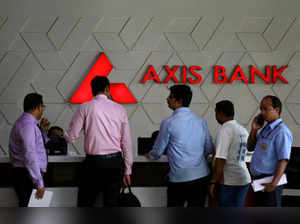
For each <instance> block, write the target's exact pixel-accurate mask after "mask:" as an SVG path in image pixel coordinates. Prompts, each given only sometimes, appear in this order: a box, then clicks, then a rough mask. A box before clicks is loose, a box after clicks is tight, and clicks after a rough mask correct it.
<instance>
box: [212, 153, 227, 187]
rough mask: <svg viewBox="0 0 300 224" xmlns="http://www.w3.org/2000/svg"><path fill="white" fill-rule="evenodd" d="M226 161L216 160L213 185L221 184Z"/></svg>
mask: <svg viewBox="0 0 300 224" xmlns="http://www.w3.org/2000/svg"><path fill="white" fill-rule="evenodd" d="M225 163H226V160H225V159H221V158H216V161H215V166H214V170H213V175H212V178H211V183H219V182H221V180H222V178H223V172H224V166H225Z"/></svg>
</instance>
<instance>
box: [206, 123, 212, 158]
mask: <svg viewBox="0 0 300 224" xmlns="http://www.w3.org/2000/svg"><path fill="white" fill-rule="evenodd" d="M204 130H205V143H204V152H205V154H206V155H207V154H211V153H213V149H214V143H213V140H212V137H211V135H210V132H209V129H208V126H207V123H206V121H204Z"/></svg>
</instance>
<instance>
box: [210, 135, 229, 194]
mask: <svg viewBox="0 0 300 224" xmlns="http://www.w3.org/2000/svg"><path fill="white" fill-rule="evenodd" d="M228 131H230V130H227V131H226V130H225V129H221V130H220V131H219V133H218V135H217V137H216V156H215V158H216V160H215V166H214V169H213V174H212V179H211V184H210V188H209V194H210V196H211V197H212V198H214V197H215V184H217V183H221V182H222V180H223V173H224V166H225V163H226V159H227V156H228V151H229V148H230V144H231V141H232V134H231V133H229V132H228Z"/></svg>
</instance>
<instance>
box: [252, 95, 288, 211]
mask: <svg viewBox="0 0 300 224" xmlns="http://www.w3.org/2000/svg"><path fill="white" fill-rule="evenodd" d="M281 108H282V104H281V102H280V99H279V98H278V97H276V96H265V97H264V98H263V99H262V101H261V104H260V110H261V115H259V116H261V117H262V118H263V120H264V121H266V122H267V124H266V125H265V127H264V128H263V129H262V130H261V131H260V132H259V133H258V130H259V129H261V128H262V127H263V122H262V123H260V122H259V116H257V117H255V118H254V119H253V121H252V128H251V132H250V135H249V138H248V150H249V151H253V150H254V153H253V156H252V159H251V166H250V171H251V174H252V175H253V177H254V179H258V178H262V177H266V176H274V178H273V180H272V182H271V183H268V184H265V188H264V190H263V191H258V192H255V193H254V196H255V202H256V206H260V207H263V206H272V207H280V206H281V194H282V190H283V187H284V186H283V185H280V186H277V184H278V182H279V181H280V178H281V177H282V175H283V174H284V172H285V169H286V166H287V163H288V160H289V158H290V154H291V146H292V143H293V136H292V133H291V131H290V130H289V129H288V127H287V126H286V125H285V124H284V123H283V122H282V119H281V118H280V114H281Z"/></svg>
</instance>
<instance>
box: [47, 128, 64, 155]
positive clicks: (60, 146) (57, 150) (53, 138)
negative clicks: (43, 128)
mask: <svg viewBox="0 0 300 224" xmlns="http://www.w3.org/2000/svg"><path fill="white" fill-rule="evenodd" d="M48 138H49V141H48V142H47V144H46V149H47V150H48V154H49V155H67V151H68V144H67V141H66V139H65V137H64V130H63V129H62V128H61V127H58V126H52V127H51V128H50V129H49V130H48Z"/></svg>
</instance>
